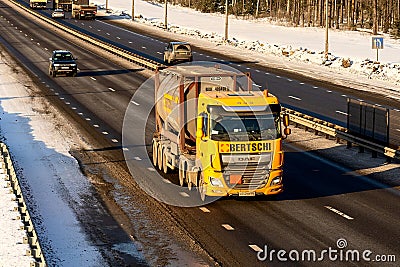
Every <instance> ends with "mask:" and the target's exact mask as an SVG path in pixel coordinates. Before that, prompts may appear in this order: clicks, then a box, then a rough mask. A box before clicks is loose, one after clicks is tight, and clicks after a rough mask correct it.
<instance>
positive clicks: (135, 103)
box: [131, 100, 140, 106]
mask: <svg viewBox="0 0 400 267" xmlns="http://www.w3.org/2000/svg"><path fill="white" fill-rule="evenodd" d="M131 103H132V104H134V105H136V106H139V105H140V104H139V103H137V102H135V101H133V100H132V101H131Z"/></svg>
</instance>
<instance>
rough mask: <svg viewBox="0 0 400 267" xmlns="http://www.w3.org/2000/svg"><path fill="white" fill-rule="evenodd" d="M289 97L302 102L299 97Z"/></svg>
mask: <svg viewBox="0 0 400 267" xmlns="http://www.w3.org/2000/svg"><path fill="white" fill-rule="evenodd" d="M288 97H289V98H292V99H294V100H298V101H301V98H298V97H295V96H292V95H289V96H288Z"/></svg>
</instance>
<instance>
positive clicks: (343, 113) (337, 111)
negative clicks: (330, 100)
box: [336, 110, 349, 116]
mask: <svg viewBox="0 0 400 267" xmlns="http://www.w3.org/2000/svg"><path fill="white" fill-rule="evenodd" d="M336 113H339V114H342V115H345V116H347V115H349V114H347V113H346V112H343V111H340V110H336Z"/></svg>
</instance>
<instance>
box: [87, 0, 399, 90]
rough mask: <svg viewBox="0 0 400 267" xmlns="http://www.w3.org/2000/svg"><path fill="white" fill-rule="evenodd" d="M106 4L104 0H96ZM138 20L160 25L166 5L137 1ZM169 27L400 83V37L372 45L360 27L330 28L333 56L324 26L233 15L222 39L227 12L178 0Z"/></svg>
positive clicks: (122, 10) (119, 7)
mask: <svg viewBox="0 0 400 267" xmlns="http://www.w3.org/2000/svg"><path fill="white" fill-rule="evenodd" d="M92 2H93V3H94V4H97V5H99V7H101V8H104V4H105V0H94V1H92ZM131 5H132V2H131V1H125V0H113V1H110V3H109V8H111V9H113V10H114V11H113V14H117V15H119V14H129V15H131V13H130V10H131ZM135 17H137V19H136V21H138V22H140V23H144V24H148V25H152V26H155V27H159V28H162V27H163V25H164V7H163V5H161V4H158V3H151V2H146V1H142V0H136V1H135ZM168 24H169V25H168V26H169V30H170V31H171V32H174V33H179V34H183V35H187V36H191V37H195V38H198V39H203V40H208V41H210V42H213V43H216V44H217V45H224V46H232V47H238V48H241V49H247V50H251V51H256V52H259V53H261V54H266V55H274V56H276V57H279V58H281V59H282V60H283V61H285V62H287V63H289V62H293V61H297V62H305V63H308V64H309V65H310V67H311V68H312V67H315V68H320V67H321V68H329V69H331V70H335V71H337V72H338V73H348V74H357V75H361V76H364V77H367V78H368V79H377V80H384V81H388V82H390V83H393V84H395V85H400V40H394V39H391V38H390V37H389V35H384V34H382V35H381V37H384V49H382V50H379V61H376V50H373V49H372V35H371V34H370V33H368V32H365V31H364V32H361V31H357V32H356V31H338V30H333V29H331V30H330V31H329V51H330V54H329V57H328V60H325V57H324V45H325V39H324V38H325V30H324V29H321V28H315V27H306V28H301V27H284V26H278V25H274V24H273V23H272V22H271V21H269V20H268V19H260V20H242V19H239V18H235V17H234V16H231V17H230V20H229V38H228V41H227V42H225V41H224V38H223V36H224V16H223V15H221V14H202V13H200V12H198V11H195V10H192V9H189V8H184V7H180V6H172V5H169V6H168Z"/></svg>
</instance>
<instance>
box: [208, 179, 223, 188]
mask: <svg viewBox="0 0 400 267" xmlns="http://www.w3.org/2000/svg"><path fill="white" fill-rule="evenodd" d="M210 184H211V185H212V186H217V187H224V185H223V184H222V182H221V180H220V179H218V178H214V177H210Z"/></svg>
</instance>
